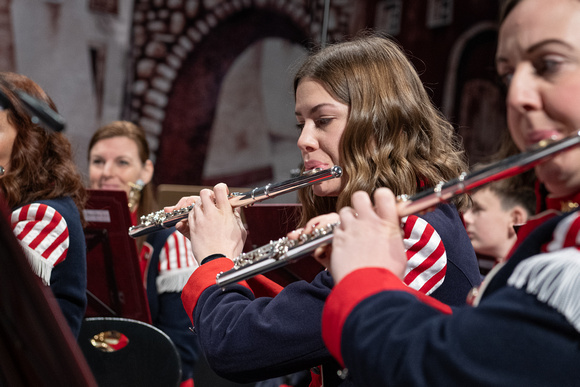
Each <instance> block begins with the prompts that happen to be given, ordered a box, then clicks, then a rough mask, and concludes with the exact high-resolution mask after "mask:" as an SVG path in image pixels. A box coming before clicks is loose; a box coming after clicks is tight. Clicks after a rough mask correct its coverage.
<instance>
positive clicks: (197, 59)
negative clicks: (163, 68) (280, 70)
mask: <svg viewBox="0 0 580 387" xmlns="http://www.w3.org/2000/svg"><path fill="white" fill-rule="evenodd" d="M248 25H252V26H256V27H255V28H253V29H250V30H248ZM272 36H277V37H281V38H284V39H287V40H289V41H291V42H295V43H302V44H304V41H305V39H306V35H305V34H304V33H303V32H302V31H301V30H300V29H298V28H296V26H295V25H294V24H293V23H292V22H291V21H289V20H288V19H287V18H286V17H284V16H283V15H280V14H276V13H272V12H270V11H267V10H245V11H242V12H238V13H236V14H235V15H232V16H231V17H230V18H229V19H228V20H227V23H223V24H221V25H217V26H215V27H214V28H213V29H212V33H211V34H207V36H205V37H204V39H202V40H200V41H199V42H198V44H197V45H196V50H195V52H193V51H192V52H191V53H190V54H189V55H188V56H187V58H186V59H185V60H184V61H183V64H182V66H181V68H180V71H179V72H178V73H177V74H176V76H175V79H174V81H173V85H172V88H171V91H170V92H169V93H168V94H167V102H166V107H165V109H164V112H165V114H164V120H163V122H162V127H163V131H162V135H161V136H160V137H159V146H158V149H157V160H158V162H157V171H158V176H163V182H165V183H172V184H200V182H201V177H202V172H203V164H204V161H205V155H206V151H207V144H208V140H209V133H210V130H211V127H212V123H213V118H214V115H215V110H216V103H217V98H218V95H219V90H220V85H221V82H222V80H223V77H224V76H225V74H226V73H227V71H228V69H229V67H230V66H231V65H232V63H233V62H234V60H235V59H236V58H237V57H238V56H239V55H240V54H241V53H242V52H243V51H244V50H245V49H246V48H247V47H248V46H250V45H251V44H253V43H254V42H256V41H257V40H260V39H263V38H265V37H272ZM232 42H235V43H234V44H232ZM226 156H227V155H224V157H226Z"/></svg>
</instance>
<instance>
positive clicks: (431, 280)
mask: <svg viewBox="0 0 580 387" xmlns="http://www.w3.org/2000/svg"><path fill="white" fill-rule="evenodd" d="M446 272H447V265H445V266H444V267H443V269H441V270H439V271H438V272H437V273H435V275H433V276H431V278H429V280H428V281H427V282H425V285H423V286H421V288H420V289H419V291H420V292H421V293H425V294H427V293H429V291H430V290H431V289H433V287H434V286H435V285H437V284H438V283H439V281H441V280H442V279H443V278H445V273H446Z"/></svg>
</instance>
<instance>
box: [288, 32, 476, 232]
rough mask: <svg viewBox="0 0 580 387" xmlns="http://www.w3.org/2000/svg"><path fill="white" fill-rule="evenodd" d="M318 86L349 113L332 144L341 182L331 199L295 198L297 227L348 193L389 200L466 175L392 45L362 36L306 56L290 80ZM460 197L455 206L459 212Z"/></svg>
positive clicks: (346, 199) (453, 144)
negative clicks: (384, 190)
mask: <svg viewBox="0 0 580 387" xmlns="http://www.w3.org/2000/svg"><path fill="white" fill-rule="evenodd" d="M305 78H308V79H314V80H316V81H318V82H320V83H321V84H322V85H323V87H324V88H325V90H326V91H327V92H328V93H329V94H330V95H332V96H333V98H335V99H336V100H337V101H340V102H342V103H344V104H346V105H348V106H349V110H350V112H349V117H348V119H347V123H346V128H345V129H344V132H343V135H342V138H341V140H340V145H339V147H340V149H339V157H340V166H341V167H342V169H343V172H344V175H343V178H342V184H343V187H342V190H341V193H340V194H339V195H338V197H317V196H315V195H314V193H313V190H312V188H311V187H308V188H305V189H303V190H301V191H300V192H299V194H298V196H299V199H300V202H301V203H302V218H301V221H300V224H301V225H304V224H305V223H306V222H307V221H308V220H309V219H311V218H312V217H314V216H317V215H321V214H324V213H328V212H333V211H337V210H339V209H340V208H342V207H344V206H347V205H350V198H351V196H352V194H353V193H354V192H355V191H358V190H363V191H366V192H368V193H369V194H372V193H373V191H374V190H375V189H376V188H379V187H388V188H390V189H391V190H392V191H393V192H394V193H395V195H401V194H408V195H412V194H415V193H417V192H418V191H419V190H420V189H423V188H428V187H433V186H435V185H436V184H437V183H438V182H440V181H447V180H449V179H452V178H454V177H457V176H458V175H459V174H460V173H461V172H464V171H467V165H466V162H465V155H464V151H463V149H462V147H461V144H460V141H459V139H458V137H457V135H456V133H455V131H454V129H453V127H452V126H451V124H449V123H448V122H447V121H446V120H445V119H444V118H443V116H442V114H441V113H440V112H439V111H438V110H437V109H436V108H435V107H434V106H433V104H432V102H431V100H430V98H429V96H428V95H427V92H426V90H425V88H424V86H423V84H422V83H421V80H420V79H419V76H418V74H417V72H416V70H415V68H414V67H413V65H412V64H411V62H410V61H409V60H408V59H407V57H406V56H405V54H404V52H403V51H402V49H401V48H400V47H399V46H398V45H397V44H396V43H395V42H393V41H392V40H390V39H388V38H386V37H382V36H378V35H369V34H368V33H366V34H365V35H363V36H358V37H356V38H354V39H353V40H350V41H346V42H341V43H337V44H334V45H331V46H328V47H326V48H324V49H322V50H321V51H318V52H317V53H315V54H313V55H311V56H309V57H308V59H307V60H306V61H305V63H304V64H302V66H301V67H300V68H299V70H298V72H297V74H296V76H295V78H294V92H296V89H297V88H298V84H299V83H300V81H301V80H303V79H305ZM465 201H466V197H465V196H464V195H461V197H459V198H457V199H456V200H455V203H456V204H457V205H458V207H461V206H463V204H464V203H465Z"/></svg>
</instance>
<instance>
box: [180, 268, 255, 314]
mask: <svg viewBox="0 0 580 387" xmlns="http://www.w3.org/2000/svg"><path fill="white" fill-rule="evenodd" d="M233 267H234V263H233V262H232V261H231V260H230V259H228V258H217V259H214V260H213V261H210V262H208V263H204V264H203V265H201V266H200V267H198V268H197V269H195V271H194V272H193V274H192V275H191V276H190V277H189V280H188V281H187V283H186V284H185V286H184V288H183V290H182V292H181V302H182V303H183V307H184V308H185V311H186V312H187V315H188V316H189V318H190V320H191V323H192V324H193V309H194V308H195V305H197V300H198V299H199V297H200V296H201V293H203V291H204V290H205V289H207V288H209V287H210V286H212V285H215V284H216V276H217V275H218V273H221V272H222V271H227V270H230V269H231V268H233ZM240 285H243V286H245V287H247V288H249V286H248V284H247V283H246V282H245V281H244V282H240Z"/></svg>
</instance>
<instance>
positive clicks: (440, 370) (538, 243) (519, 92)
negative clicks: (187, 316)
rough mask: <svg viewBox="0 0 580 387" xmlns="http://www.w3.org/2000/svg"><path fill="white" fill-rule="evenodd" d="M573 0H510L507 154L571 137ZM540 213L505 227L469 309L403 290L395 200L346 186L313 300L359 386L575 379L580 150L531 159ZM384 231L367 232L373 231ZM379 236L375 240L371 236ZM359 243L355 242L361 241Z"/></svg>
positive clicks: (577, 93) (575, 75)
mask: <svg viewBox="0 0 580 387" xmlns="http://www.w3.org/2000/svg"><path fill="white" fill-rule="evenodd" d="M579 23H580V1H578V0H552V1H545V0H510V1H507V2H506V6H505V12H504V13H503V15H502V19H501V24H500V29H499V35H498V38H499V41H498V48H497V52H496V69H497V72H498V74H499V75H500V77H501V78H502V79H503V80H504V82H505V84H506V86H507V96H506V105H507V122H508V127H509V131H510V134H511V137H512V139H513V141H514V143H515V144H516V145H517V147H518V149H519V150H520V151H525V150H527V149H529V148H531V147H534V146H536V144H538V143H542V142H545V141H553V140H562V139H564V138H566V137H575V136H578V135H579V133H578V128H580V110H579V109H578V102H579V101H580V31H579V30H578V24H579ZM534 171H535V175H536V178H537V179H538V180H539V181H540V182H541V183H542V184H543V185H544V186H545V187H546V189H547V191H548V192H549V194H548V196H547V198H546V203H545V205H546V208H547V210H546V211H544V212H542V213H540V214H537V215H536V216H535V217H533V218H532V219H530V220H528V222H527V223H526V224H525V225H524V226H522V227H521V228H520V229H519V231H518V240H517V242H516V247H515V248H514V249H513V250H512V253H511V255H510V256H509V257H508V259H507V261H505V262H504V263H503V264H500V265H497V266H496V267H495V269H494V270H493V271H492V273H490V274H488V275H487V277H486V280H485V282H484V285H482V287H481V289H480V291H479V294H478V295H477V297H476V298H475V299H474V306H475V307H464V308H457V309H454V310H452V309H451V308H449V307H448V306H447V305H444V304H442V303H440V302H437V301H436V300H434V299H431V298H427V297H424V295H422V294H418V293H417V292H413V291H412V290H411V289H409V288H408V287H406V286H404V284H403V282H402V279H403V278H404V273H405V263H406V257H405V253H404V250H403V248H402V246H401V245H402V239H401V236H400V229H399V216H398V214H397V209H396V203H395V198H394V196H393V194H392V193H391V192H389V190H388V189H386V188H383V189H381V190H377V191H376V192H375V195H374V204H373V203H371V200H370V197H369V195H368V194H367V193H365V192H356V193H355V194H354V195H353V198H352V204H353V208H348V207H345V208H343V209H342V210H341V212H340V220H341V225H340V227H338V228H337V229H336V230H335V233H334V240H333V250H332V254H331V257H330V261H329V262H326V263H327V264H328V265H329V270H330V272H331V273H332V276H333V278H334V280H335V281H336V286H335V287H334V289H333V290H332V292H331V294H330V295H329V296H328V299H327V302H326V305H325V307H324V312H323V319H322V330H323V337H324V341H325V343H326V345H327V346H328V348H329V350H330V351H331V353H332V354H333V355H334V356H335V358H336V359H338V360H339V362H340V363H341V364H342V365H343V366H346V367H348V370H349V375H351V376H352V377H353V379H354V380H355V381H356V382H357V383H358V384H360V385H364V386H371V385H372V386H432V385H441V386H494V387H495V386H576V385H578V383H579V380H580V368H578V367H577V364H580V282H579V279H580V251H579V249H580V211H579V210H578V209H579V208H580V206H579V205H580V148H579V147H574V148H572V149H569V150H567V151H566V152H563V153H560V154H558V155H556V156H554V157H551V158H549V159H547V160H545V161H544V162H543V163H540V164H538V165H536V166H535V168H534ZM385 236H388V237H387V238H385V239H380V240H379V239H377V238H379V237H385ZM383 241H384V243H383ZM361 246H364V249H361Z"/></svg>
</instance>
